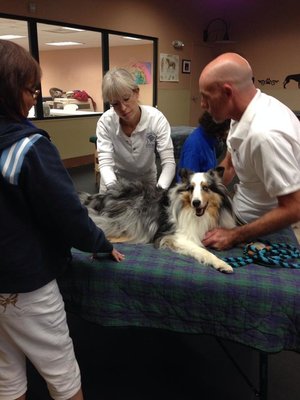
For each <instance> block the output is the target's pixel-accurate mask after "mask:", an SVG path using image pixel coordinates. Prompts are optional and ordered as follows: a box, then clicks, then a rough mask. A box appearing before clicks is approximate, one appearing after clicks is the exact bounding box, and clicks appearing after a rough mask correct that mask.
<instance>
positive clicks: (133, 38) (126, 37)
mask: <svg viewBox="0 0 300 400" xmlns="http://www.w3.org/2000/svg"><path fill="white" fill-rule="evenodd" d="M123 39H129V40H141V39H139V38H136V37H130V36H123Z"/></svg>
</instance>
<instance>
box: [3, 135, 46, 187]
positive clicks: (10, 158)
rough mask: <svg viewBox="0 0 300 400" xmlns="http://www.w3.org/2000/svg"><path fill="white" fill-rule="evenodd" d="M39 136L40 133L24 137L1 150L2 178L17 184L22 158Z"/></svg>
mask: <svg viewBox="0 0 300 400" xmlns="http://www.w3.org/2000/svg"><path fill="white" fill-rule="evenodd" d="M40 137H41V135H40V134H35V135H32V136H29V137H25V138H23V139H21V140H19V141H18V142H16V143H14V144H13V145H12V146H10V147H8V148H7V149H4V150H3V152H2V154H1V156H0V171H1V173H2V175H3V177H4V179H6V180H7V181H8V182H9V183H11V184H12V185H17V183H18V179H19V175H20V172H21V168H22V164H23V161H24V158H25V156H26V154H27V152H28V151H29V149H30V148H31V146H32V145H33V144H34V143H35V142H36V141H37V140H38V139H39V138H40Z"/></svg>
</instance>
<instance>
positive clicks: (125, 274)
mask: <svg viewBox="0 0 300 400" xmlns="http://www.w3.org/2000/svg"><path fill="white" fill-rule="evenodd" d="M266 238H267V239H268V240H270V241H271V242H273V243H289V244H292V245H296V243H297V242H296V239H295V236H294V234H293V232H292V230H291V229H286V230H283V231H281V232H279V233H276V234H273V235H269V236H267V237H266ZM116 247H117V248H118V249H119V250H121V251H122V252H124V253H125V255H126V260H125V261H124V262H121V263H117V262H114V261H113V260H112V259H110V258H109V256H108V255H101V256H100V258H99V259H98V260H93V261H92V260H91V255H90V254H88V253H83V252H80V251H78V250H75V249H74V250H73V262H72V265H71V266H70V268H69V269H68V270H67V271H66V273H65V274H64V276H63V277H61V278H60V280H59V284H60V288H61V291H62V294H63V297H64V300H65V304H66V309H67V311H69V312H72V313H75V314H77V315H79V316H81V317H82V318H85V319H87V320H89V321H92V322H95V323H98V324H100V325H102V326H110V327H111V326H115V327H124V326H134V327H148V328H159V329H166V330H171V331H176V332H183V333H192V334H208V335H214V336H218V337H220V338H225V339H230V340H233V341H236V342H238V343H241V344H244V345H247V346H251V347H253V348H255V349H257V350H262V351H265V352H270V353H271V352H278V351H281V350H284V349H285V350H295V351H300V270H299V269H287V268H278V267H266V266H262V265H255V264H250V265H247V266H244V267H240V268H237V269H235V271H234V273H233V274H229V275H226V274H222V273H220V272H217V271H215V270H214V269H213V268H211V267H207V266H203V265H200V264H198V263H197V262H196V261H194V260H193V259H191V258H189V257H186V256H182V255H179V254H176V253H174V252H172V251H169V250H157V249H155V248H153V246H152V245H128V244H122V245H121V244H120V245H116ZM215 253H216V254H218V255H219V256H221V257H226V256H229V255H230V256H238V255H242V249H241V248H234V249H232V250H230V251H227V252H215ZM298 262H300V261H299V260H298Z"/></svg>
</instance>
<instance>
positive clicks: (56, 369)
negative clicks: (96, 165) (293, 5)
mask: <svg viewBox="0 0 300 400" xmlns="http://www.w3.org/2000/svg"><path fill="white" fill-rule="evenodd" d="M40 78H41V70H40V67H39V65H38V63H37V62H36V61H35V60H34V59H33V58H32V56H31V55H30V54H29V53H28V52H27V51H26V50H25V49H23V48H22V47H20V46H18V45H17V44H15V43H13V42H9V41H5V40H0V221H1V223H0V226H1V229H0V398H1V399H10V400H12V399H17V400H24V399H25V398H26V391H27V380H26V367H25V365H26V363H25V356H26V357H28V358H29V359H30V360H31V362H32V363H33V365H34V366H35V367H36V369H37V370H38V371H39V372H40V374H41V375H42V376H43V377H44V379H45V380H46V382H47V386H48V389H49V392H50V394H51V396H52V397H53V399H57V400H66V399H70V400H82V399H83V394H82V390H81V378H80V371H79V367H78V364H77V361H76V358H75V354H74V349H73V344H72V340H71V338H70V336H69V331H68V326H67V322H66V315H65V311H64V303H63V300H62V297H61V294H60V292H59V289H58V286H57V283H56V278H57V277H58V276H59V274H60V273H62V271H63V270H64V269H65V267H66V266H67V265H68V263H69V262H70V260H71V248H72V247H75V248H77V249H79V250H82V251H87V252H92V253H97V252H102V253H109V254H110V255H111V256H112V258H113V259H114V260H116V261H121V260H123V258H124V255H123V254H121V253H120V252H119V251H117V250H116V249H114V248H113V246H112V244H111V243H110V242H109V241H108V240H107V238H106V237H105V235H104V233H103V231H102V230H101V229H99V228H97V227H96V225H95V224H94V223H93V222H92V220H91V219H90V218H89V216H88V213H87V210H86V208H85V207H83V206H82V205H81V203H80V200H79V197H78V195H77V193H76V190H75V188H74V185H73V183H72V180H71V178H70V176H69V174H68V172H67V171H66V169H65V168H64V166H63V164H62V161H61V159H60V156H59V153H58V151H57V149H56V148H55V146H54V145H53V144H52V143H51V141H50V138H49V135H48V134H47V133H46V132H45V131H43V130H42V129H39V128H37V127H35V126H34V125H33V124H32V123H31V122H30V121H29V120H28V119H27V115H28V112H29V110H30V109H31V107H32V106H33V105H34V104H35V103H36V98H37V96H38V95H39V91H38V90H37V88H38V87H39V85H40Z"/></svg>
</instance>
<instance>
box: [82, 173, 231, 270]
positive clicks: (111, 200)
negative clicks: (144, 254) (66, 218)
mask: <svg viewBox="0 0 300 400" xmlns="http://www.w3.org/2000/svg"><path fill="white" fill-rule="evenodd" d="M223 172H224V168H221V167H218V168H216V169H215V170H210V171H208V172H206V173H191V172H190V171H188V170H185V169H183V170H181V171H180V175H181V179H182V182H181V183H178V184H176V185H175V186H174V187H173V188H171V189H169V190H168V191H165V190H162V189H158V188H156V187H154V186H153V185H152V186H149V185H148V186H147V185H145V184H143V183H142V182H127V181H119V182H118V183H117V184H116V185H114V186H113V187H111V188H109V190H108V191H107V192H106V193H105V194H95V195H89V194H88V193H80V194H79V195H80V198H81V201H82V203H83V204H84V205H85V206H86V207H87V208H88V211H89V215H90V217H91V218H92V219H93V221H94V222H95V223H96V225H98V226H99V227H100V228H101V229H102V230H103V231H104V232H105V234H106V236H107V237H108V238H109V239H110V240H111V241H113V242H127V243H154V244H155V245H156V246H157V247H159V248H170V249H172V250H173V251H176V252H178V253H180V254H184V255H187V256H191V257H194V258H195V259H196V260H197V261H199V262H200V263H202V264H206V265H212V266H213V267H214V268H216V269H217V270H219V271H222V272H227V273H230V272H233V270H232V268H231V267H230V266H229V265H228V264H227V263H225V262H224V261H223V260H221V259H219V258H218V257H216V256H215V255H214V254H212V253H211V252H209V251H208V250H206V249H205V248H204V246H203V244H202V242H201V240H202V239H203V237H204V235H205V233H206V232H207V231H209V230H210V229H213V228H215V227H225V228H232V227H234V226H235V219H234V216H233V212H232V207H231V200H230V198H229V196H228V194H227V191H226V188H225V187H224V185H223V184H222V176H223Z"/></svg>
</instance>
